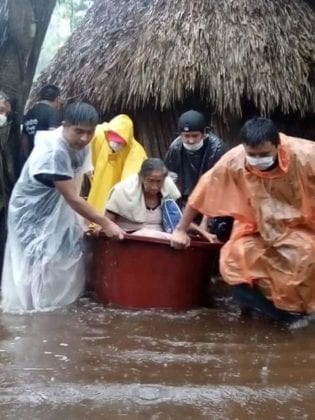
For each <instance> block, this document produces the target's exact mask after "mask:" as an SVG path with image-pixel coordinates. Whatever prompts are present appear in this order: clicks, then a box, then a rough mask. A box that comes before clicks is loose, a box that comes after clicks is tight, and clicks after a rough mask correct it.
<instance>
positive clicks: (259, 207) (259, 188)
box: [189, 134, 315, 313]
mask: <svg viewBox="0 0 315 420" xmlns="http://www.w3.org/2000/svg"><path fill="white" fill-rule="evenodd" d="M280 139H281V144H280V146H279V151H278V159H279V166H278V167H277V168H275V169H273V170H270V171H265V172H260V171H258V170H256V169H254V168H251V167H246V165H245V151H244V148H243V146H242V145H240V146H237V147H235V148H233V149H232V150H230V151H229V152H228V153H227V154H226V155H225V156H223V158H222V159H221V161H219V162H218V163H217V165H215V166H214V168H213V169H212V170H210V171H209V172H207V173H206V174H205V175H203V177H202V178H201V180H200V182H199V183H198V185H197V186H196V188H195V190H194V191H193V193H192V195H191V197H190V199H189V204H190V205H191V206H192V207H193V208H195V209H197V210H198V211H200V212H201V213H203V214H206V215H208V216H214V215H220V216H232V217H234V218H235V222H234V228H233V232H232V236H231V239H230V240H229V241H228V242H227V243H226V244H225V245H224V247H223V248H222V251H221V257H220V267H221V273H222V276H223V279H224V280H225V281H226V282H227V283H229V284H230V285H235V284H240V283H244V282H245V283H249V284H256V285H257V286H258V287H259V288H260V290H261V291H262V292H263V293H264V295H265V296H266V297H268V298H269V299H272V300H273V302H274V304H275V305H276V306H277V307H278V308H280V309H285V310H290V311H298V312H304V311H305V312H308V313H310V312H314V311H315V283H314V279H315V159H314V156H315V143H313V142H311V141H307V140H303V139H296V138H291V137H287V136H285V135H283V134H281V135H280Z"/></svg>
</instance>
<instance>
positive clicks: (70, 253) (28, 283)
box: [2, 130, 88, 312]
mask: <svg viewBox="0 0 315 420" xmlns="http://www.w3.org/2000/svg"><path fill="white" fill-rule="evenodd" d="M55 134H56V135H55V136H49V138H46V139H45V141H43V142H40V143H38V144H37V145H36V147H35V148H34V149H33V151H32V153H31V155H30V157H29V159H28V161H27V162H26V164H25V165H24V168H23V171H22V173H21V176H20V178H19V180H18V182H17V183H16V185H15V187H14V190H13V193H12V196H11V200H10V203H9V214H8V239H7V243H6V251H5V259H4V267H3V275H2V308H3V310H4V311H5V312H21V311H29V310H36V311H41V310H51V309H54V308H56V307H59V306H64V305H67V304H70V303H72V302H73V301H75V300H76V299H77V298H78V297H79V295H80V294H81V292H82V291H83V287H84V280H85V276H84V267H83V229H82V223H81V220H80V216H79V215H78V214H76V213H75V212H74V210H72V208H71V207H70V206H69V205H68V204H67V202H66V201H65V200H64V198H63V197H62V195H61V194H60V193H59V192H58V191H57V190H56V188H55V187H54V185H53V180H66V179H72V178H73V179H75V177H76V175H78V174H79V175H80V169H81V168H82V166H83V163H84V161H85V159H86V156H87V153H88V149H87V148H85V149H84V150H80V151H77V150H74V149H72V148H71V147H70V146H69V144H68V142H67V141H66V140H65V139H64V138H63V137H62V131H60V130H59V131H58V130H56V132H55ZM39 178H40V179H41V180H39Z"/></svg>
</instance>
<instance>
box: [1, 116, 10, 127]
mask: <svg viewBox="0 0 315 420" xmlns="http://www.w3.org/2000/svg"><path fill="white" fill-rule="evenodd" d="M7 121H8V119H7V116H6V115H5V114H0V127H3V126H4V125H6V123H7Z"/></svg>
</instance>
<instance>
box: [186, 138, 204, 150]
mask: <svg viewBox="0 0 315 420" xmlns="http://www.w3.org/2000/svg"><path fill="white" fill-rule="evenodd" d="M183 146H184V147H185V149H186V150H190V151H191V152H195V151H197V150H200V149H201V148H202V146H203V139H202V140H200V142H199V143H194V144H187V143H184V142H183Z"/></svg>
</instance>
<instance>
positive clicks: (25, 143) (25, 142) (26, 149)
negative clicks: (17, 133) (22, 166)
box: [21, 132, 31, 160]
mask: <svg viewBox="0 0 315 420" xmlns="http://www.w3.org/2000/svg"><path fill="white" fill-rule="evenodd" d="M30 152H31V150H30V141H29V138H28V135H27V134H26V133H24V132H22V134H21V154H22V159H23V160H26V159H27V158H28V156H29V154H30Z"/></svg>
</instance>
